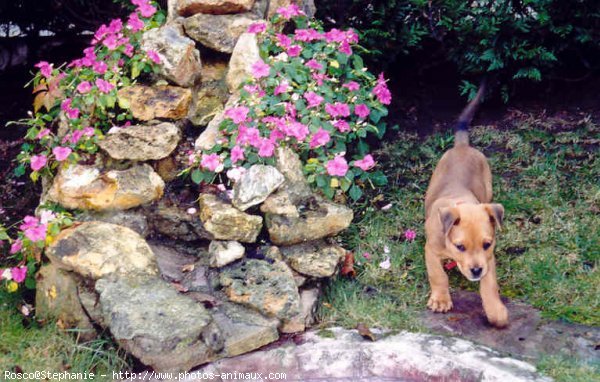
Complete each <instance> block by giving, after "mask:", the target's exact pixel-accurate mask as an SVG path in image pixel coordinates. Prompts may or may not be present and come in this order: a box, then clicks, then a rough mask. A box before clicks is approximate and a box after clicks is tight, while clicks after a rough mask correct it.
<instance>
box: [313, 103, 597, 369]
mask: <svg viewBox="0 0 600 382" xmlns="http://www.w3.org/2000/svg"><path fill="white" fill-rule="evenodd" d="M501 126H502V127H501V128H499V127H496V126H479V127H475V128H473V129H472V131H471V142H472V144H473V145H474V146H475V147H477V148H479V149H480V150H482V151H483V152H484V153H485V154H486V155H487V156H488V158H489V161H490V165H491V168H492V172H493V174H494V193H495V197H494V199H495V201H497V202H499V203H502V204H503V205H504V207H505V209H506V216H505V226H504V227H503V230H502V232H500V234H499V239H498V245H497V247H496V248H497V249H496V258H497V261H498V273H499V275H498V276H499V284H500V288H501V293H502V294H503V295H504V296H507V297H510V298H512V299H516V300H519V301H523V302H526V303H528V304H531V305H533V306H535V307H536V308H538V309H540V310H541V311H542V315H543V317H545V318H547V319H560V320H565V321H568V322H575V323H581V324H587V325H594V326H600V270H599V269H598V265H599V260H600V245H599V240H600V232H599V230H600V182H599V179H600V158H599V155H598V154H599V152H598V147H599V145H600V141H599V140H598V137H599V136H600V128H599V127H598V126H597V125H595V124H594V123H592V121H591V120H590V119H589V118H585V119H583V120H578V121H574V120H563V119H552V118H542V119H537V118H536V117H534V116H529V115H522V114H521V115H517V116H513V117H512V118H510V119H507V120H504V121H501ZM452 144H453V137H452V135H451V133H450V132H448V133H447V134H434V135H430V136H427V137H425V138H419V137H417V136H416V135H410V134H404V133H401V134H400V136H399V137H398V138H397V139H396V141H395V142H393V143H389V144H387V145H386V146H385V147H384V148H383V149H382V150H381V151H380V152H379V153H378V154H379V155H378V160H379V161H380V162H381V164H382V165H383V167H384V169H385V172H386V174H387V175H388V178H389V180H390V182H389V185H388V186H386V187H385V188H383V189H380V190H373V193H372V195H370V198H369V202H368V203H367V204H365V205H360V206H355V211H360V212H358V213H357V215H358V216H357V217H356V218H355V222H354V224H353V225H352V227H351V228H349V229H348V231H347V232H346V233H345V234H344V243H345V244H346V246H347V247H348V248H349V249H351V250H352V251H353V252H354V254H355V258H356V260H357V262H358V266H357V277H356V278H355V279H354V280H348V279H345V278H337V279H335V280H333V281H332V282H331V283H330V284H329V285H328V287H327V290H326V293H325V296H324V297H323V300H322V302H323V303H322V304H321V307H320V310H319V315H320V317H321V319H322V321H323V322H324V323H325V324H338V325H342V326H345V327H355V326H356V325H357V324H358V323H359V322H362V323H365V324H366V325H369V326H373V327H385V328H391V329H409V330H415V329H416V330H419V329H423V328H422V327H421V326H420V323H419V321H418V314H416V313H417V312H419V311H422V310H423V309H425V304H426V301H427V297H428V293H429V285H428V283H427V277H426V270H425V265H424V250H423V246H424V243H425V238H424V232H423V220H424V218H423V198H424V194H425V190H426V188H427V185H428V181H429V177H430V176H431V173H432V171H433V168H434V167H435V165H436V163H437V161H438V160H439V158H440V157H441V155H442V154H443V153H444V152H445V151H446V150H447V149H448V148H450V147H451V146H452ZM378 197H379V198H382V200H381V201H377V202H374V200H376V198H378ZM386 203H393V208H391V209H390V210H387V211H382V210H381V209H380V207H381V206H382V205H385V204H386ZM406 229H413V230H415V231H416V232H417V239H416V240H415V241H414V242H407V241H405V240H404V239H403V233H404V231H405V230H406ZM386 247H387V248H389V254H386V253H385V248H386ZM364 252H368V253H370V254H371V259H370V260H367V259H365V258H364V257H363V255H362V254H363V253H364ZM387 256H389V257H390V258H391V264H392V266H391V267H390V269H388V270H384V269H382V268H381V267H380V266H379V264H380V262H382V261H383V260H384V259H385V258H386V257H387ZM449 273H450V283H451V287H452V288H454V289H459V288H460V289H467V290H476V288H477V284H476V283H471V282H469V281H467V280H465V279H464V277H462V276H460V274H459V272H458V271H456V270H453V271H450V272H449ZM544 365H546V369H548V370H551V371H552V372H551V373H549V374H551V375H554V374H556V376H557V379H559V380H570V379H568V378H561V375H563V374H564V373H569V370H571V371H572V370H578V371H577V372H580V373H582V375H584V376H586V377H589V376H591V374H590V370H591V369H590V368H589V367H588V366H585V367H584V366H581V368H579V369H578V367H579V366H578V364H576V363H575V364H573V363H569V361H557V360H552V361H548V362H546V363H545V364H544ZM573 373H575V372H573ZM575 374H576V373H575ZM575 380H576V379H575ZM583 380H585V377H583Z"/></svg>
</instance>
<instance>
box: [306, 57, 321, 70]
mask: <svg viewBox="0 0 600 382" xmlns="http://www.w3.org/2000/svg"><path fill="white" fill-rule="evenodd" d="M304 66H306V67H309V68H311V69H314V70H321V69H323V65H321V64H319V63H318V62H317V60H315V59H314V58H311V59H310V60H308V61H307V62H306V64H304Z"/></svg>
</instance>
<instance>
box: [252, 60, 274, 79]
mask: <svg viewBox="0 0 600 382" xmlns="http://www.w3.org/2000/svg"><path fill="white" fill-rule="evenodd" d="M251 69H252V75H253V76H254V78H256V79H258V78H262V77H267V76H268V75H269V72H270V70H271V67H270V66H269V65H267V64H265V62H264V61H263V60H258V61H256V62H255V63H254V64H252V67H251Z"/></svg>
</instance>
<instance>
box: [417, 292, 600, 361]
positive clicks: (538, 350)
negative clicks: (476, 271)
mask: <svg viewBox="0 0 600 382" xmlns="http://www.w3.org/2000/svg"><path fill="white" fill-rule="evenodd" d="M452 301H453V303H454V307H453V308H452V310H451V311H450V312H448V313H446V314H442V313H433V312H431V311H426V312H424V313H423V321H422V322H423V324H424V325H425V326H426V327H427V328H429V329H430V330H433V331H434V332H437V333H440V334H448V335H452V336H456V337H460V338H464V339H468V340H471V341H474V342H477V343H480V344H482V345H485V346H489V347H491V348H493V349H496V350H498V351H501V352H503V353H506V354H511V355H513V356H516V357H520V358H525V359H532V360H537V359H539V358H541V357H542V356H543V355H546V354H553V355H555V354H562V355H565V356H569V357H575V358H577V359H580V360H584V361H588V362H592V361H595V362H598V360H599V359H600V350H598V349H597V346H598V344H600V328H597V327H589V326H584V325H575V324H568V323H563V322H559V321H551V322H545V321H544V320H542V318H541V316H540V312H539V311H538V310H537V309H535V308H533V307H531V306H529V305H526V304H522V303H518V302H514V301H508V300H506V299H504V302H505V304H506V307H507V308H508V312H509V317H510V324H509V326H508V327H507V328H505V329H496V328H494V327H493V326H491V325H489V324H488V323H487V320H486V318H485V314H484V312H483V307H482V305H481V298H480V297H479V294H478V293H476V292H468V291H457V292H454V293H452Z"/></svg>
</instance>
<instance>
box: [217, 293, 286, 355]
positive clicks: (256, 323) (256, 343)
mask: <svg viewBox="0 0 600 382" xmlns="http://www.w3.org/2000/svg"><path fill="white" fill-rule="evenodd" d="M212 314H213V317H214V320H215V322H216V323H217V325H218V326H219V328H220V329H221V333H223V337H224V338H225V348H224V349H223V351H224V353H225V356H227V357H234V356H236V355H240V354H244V353H248V352H249V351H252V350H255V349H258V348H260V347H263V346H264V345H267V344H269V343H271V342H274V341H277V339H278V338H279V333H278V332H277V325H278V324H279V321H278V320H277V319H273V318H272V319H267V318H265V317H263V316H262V315H260V314H259V313H256V312H255V311H252V310H249V309H247V308H244V307H243V306H241V305H238V304H232V303H227V302H226V303H223V304H221V305H220V306H219V307H218V308H217V309H216V310H214V311H213V312H212Z"/></svg>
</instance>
